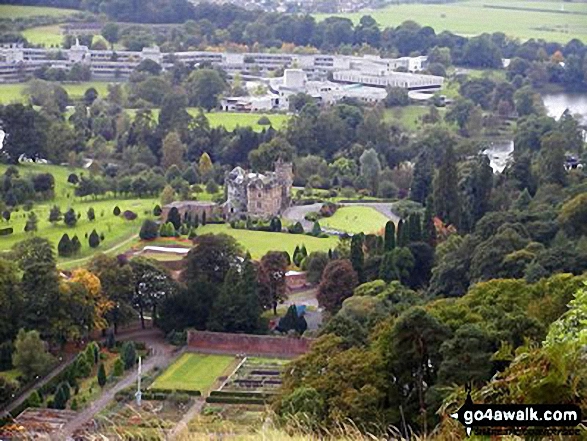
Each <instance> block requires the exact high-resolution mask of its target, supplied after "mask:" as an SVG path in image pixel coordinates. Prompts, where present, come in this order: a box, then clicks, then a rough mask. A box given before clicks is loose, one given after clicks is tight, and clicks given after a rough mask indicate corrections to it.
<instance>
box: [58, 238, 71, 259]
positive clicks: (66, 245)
mask: <svg viewBox="0 0 587 441" xmlns="http://www.w3.org/2000/svg"><path fill="white" fill-rule="evenodd" d="M57 254H58V255H59V256H61V257H69V256H71V255H72V254H73V248H72V246H71V240H70V239H69V235H68V234H67V233H64V234H63V236H61V239H60V240H59V244H57Z"/></svg>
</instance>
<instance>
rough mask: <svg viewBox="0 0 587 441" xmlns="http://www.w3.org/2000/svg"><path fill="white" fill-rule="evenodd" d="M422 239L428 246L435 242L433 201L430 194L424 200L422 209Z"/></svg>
mask: <svg viewBox="0 0 587 441" xmlns="http://www.w3.org/2000/svg"><path fill="white" fill-rule="evenodd" d="M422 240H423V241H424V242H426V243H427V244H428V245H430V246H434V245H435V244H436V227H435V226H434V202H433V200H432V196H430V197H429V198H428V201H427V202H426V210H425V211H424V225H423V226H422Z"/></svg>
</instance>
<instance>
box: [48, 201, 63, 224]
mask: <svg viewBox="0 0 587 441" xmlns="http://www.w3.org/2000/svg"><path fill="white" fill-rule="evenodd" d="M61 219H63V215H62V214H61V210H60V209H59V207H58V206H57V205H53V207H51V210H50V211H49V222H51V223H52V224H53V225H55V224H56V223H57V222H59V221H60V220H61Z"/></svg>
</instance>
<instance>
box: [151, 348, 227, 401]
mask: <svg viewBox="0 0 587 441" xmlns="http://www.w3.org/2000/svg"><path fill="white" fill-rule="evenodd" d="M234 360H235V358H234V357H231V356H228V355H207V354H183V355H182V356H181V357H180V358H179V359H178V360H177V361H176V362H175V363H173V364H172V365H171V366H169V367H168V368H167V369H166V370H165V372H163V373H162V374H161V376H159V377H158V378H157V379H156V380H155V382H154V383H153V384H152V385H151V388H153V389H171V390H178V391H181V390H190V391H191V390H194V391H195V390H199V391H201V392H202V393H204V392H205V391H207V390H209V389H210V388H211V387H212V385H213V384H214V383H215V382H216V379H217V378H218V377H220V376H222V375H223V374H227V372H226V371H227V370H228V368H229V367H230V366H231V364H232V363H233V362H234Z"/></svg>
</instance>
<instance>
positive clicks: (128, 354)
mask: <svg viewBox="0 0 587 441" xmlns="http://www.w3.org/2000/svg"><path fill="white" fill-rule="evenodd" d="M121 353H122V360H123V362H124V368H125V369H130V368H132V367H133V366H134V365H135V363H136V362H137V349H136V346H135V344H134V342H132V341H126V342H124V344H123V345H122V350H121Z"/></svg>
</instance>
